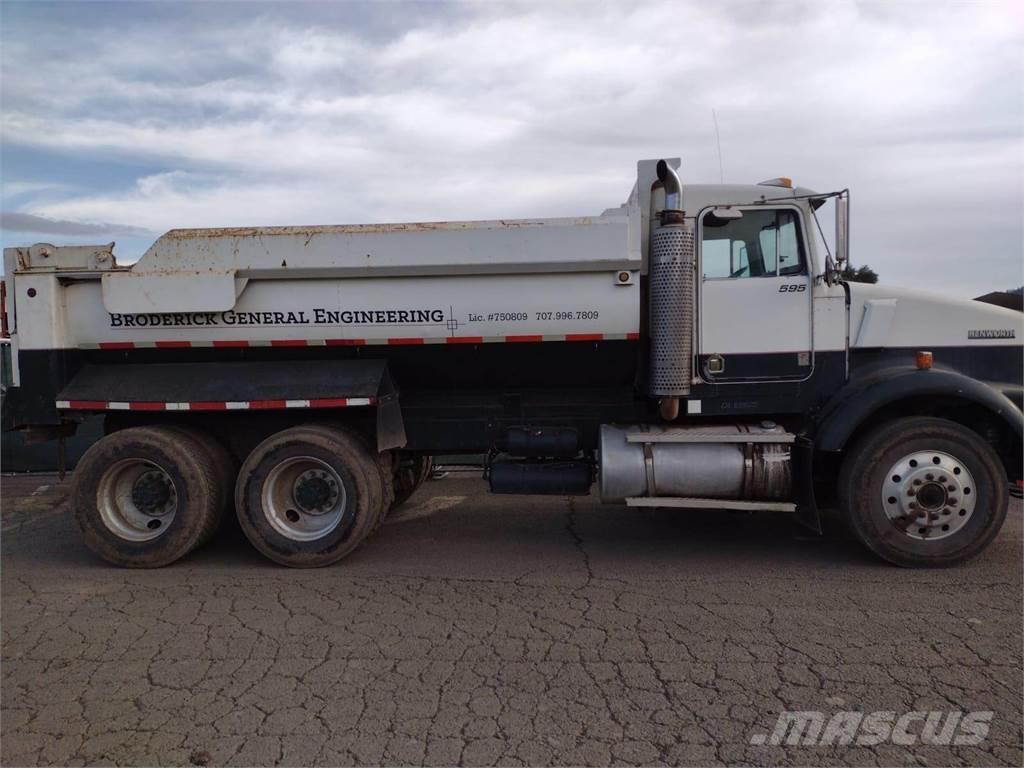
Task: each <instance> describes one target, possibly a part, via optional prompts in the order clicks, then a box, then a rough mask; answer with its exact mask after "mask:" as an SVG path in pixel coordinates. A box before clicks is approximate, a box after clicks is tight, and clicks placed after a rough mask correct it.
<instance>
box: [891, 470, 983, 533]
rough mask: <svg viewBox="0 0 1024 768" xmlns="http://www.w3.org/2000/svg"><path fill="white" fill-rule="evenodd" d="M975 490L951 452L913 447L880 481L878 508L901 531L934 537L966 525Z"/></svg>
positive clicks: (971, 513) (975, 496) (971, 509)
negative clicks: (880, 507)
mask: <svg viewBox="0 0 1024 768" xmlns="http://www.w3.org/2000/svg"><path fill="white" fill-rule="evenodd" d="M977 492H978V489H977V486H976V485H975V482H974V477H973V475H972V474H971V472H970V470H968V469H967V466H966V465H965V464H964V463H963V462H962V461H960V460H959V459H958V458H956V457H955V456H951V455H950V454H948V453H944V452H942V451H915V452H914V453H910V454H907V455H906V456H904V457H903V458H902V459H900V460H899V461H897V462H896V463H895V464H893V465H892V466H891V467H890V468H889V472H888V473H887V474H886V476H885V481H884V482H883V483H882V509H884V510H885V515H886V517H887V518H888V519H889V522H890V523H892V525H893V526H894V527H895V528H896V529H897V530H899V531H900V532H901V533H903V535H905V536H908V537H910V538H911V539H915V540H917V541H937V540H939V539H944V538H947V537H949V536H952V535H953V534H955V533H956V532H957V531H959V530H960V529H962V528H963V527H964V526H965V525H967V522H968V521H969V520H970V519H971V517H972V516H973V514H974V507H975V504H976V503H977V495H978V494H977Z"/></svg>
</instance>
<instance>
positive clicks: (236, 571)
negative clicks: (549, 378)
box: [0, 476, 1024, 766]
mask: <svg viewBox="0 0 1024 768" xmlns="http://www.w3.org/2000/svg"><path fill="white" fill-rule="evenodd" d="M0 495H2V503H3V514H2V517H0V519H2V525H3V532H2V563H0V565H2V574H0V579H2V604H0V619H2V642H3V647H2V651H3V679H2V718H0V728H2V733H0V735H2V752H0V762H2V764H3V765H4V766H14V765H83V764H89V765H99V764H118V765H156V764H160V765H271V764H275V765H295V766H298V765H377V764H403V765H453V764H464V765H499V764H500V765H555V764H557V765H609V764H619V765H655V764H657V765H660V764H671V765H710V764H723V763H727V764H748V765H749V764H755V765H765V764H773V765H774V764H792V765H874V764H881V765H914V766H919V765H928V766H937V765H1013V766H1019V765H1021V764H1024V754H1022V741H1024V734H1022V698H1024V690H1022V686H1024V681H1022V510H1021V503H1020V501H1018V500H1014V501H1013V502H1012V506H1011V510H1010V516H1009V520H1008V521H1007V524H1006V526H1005V527H1004V529H1003V531H1002V532H1001V534H1000V536H999V537H998V539H997V540H996V541H995V542H994V543H993V545H992V546H991V547H990V548H989V549H988V550H987V551H986V552H985V553H983V554H982V555H981V556H980V557H979V558H977V559H976V560H975V561H973V562H971V563H969V564H967V565H965V566H962V567H958V568H953V569H947V570H936V571H925V570H918V571H913V570H901V569H898V568H895V567H892V566H888V565H885V564H883V563H881V562H879V561H876V560H875V559H873V557H872V556H871V555H869V554H867V553H865V552H863V551H862V550H861V549H860V548H859V547H858V546H857V545H856V544H855V543H853V542H852V541H850V540H849V539H848V538H847V537H846V536H845V534H843V533H842V531H841V530H840V529H839V527H838V526H837V525H836V524H835V523H834V522H833V523H830V525H829V526H828V530H827V531H826V535H825V536H823V537H816V536H813V535H807V534H804V533H803V532H801V530H800V529H799V528H797V527H795V526H794V525H793V524H792V523H791V522H790V520H789V519H788V518H787V517H786V516H784V515H779V514H773V513H756V514H734V513H727V512H726V513H723V512H710V511H709V512H703V511H701V512H694V511H681V510H628V509H626V508H623V507H613V506H602V505H601V504H600V503H599V502H598V501H597V500H596V499H595V498H592V497H583V498H577V499H566V498H563V497H547V498H543V497H516V496H504V497H502V496H489V495H487V494H486V493H485V488H484V485H483V483H482V482H480V481H479V480H476V479H466V478H449V479H445V480H439V481H431V482H429V483H428V484H427V485H426V486H425V488H424V489H423V490H422V491H421V492H420V493H419V494H417V495H416V496H414V497H413V499H412V500H411V501H410V502H409V504H408V505H407V506H406V507H405V508H403V509H402V510H400V511H399V512H396V513H395V515H394V517H393V518H392V519H389V521H388V522H387V523H386V524H385V525H384V526H383V527H382V528H381V529H380V530H379V531H378V533H377V534H376V535H375V536H374V538H373V539H371V540H370V541H369V542H367V543H366V544H365V545H364V546H363V547H362V548H361V549H360V550H359V551H358V552H356V553H355V554H354V555H353V556H351V557H350V558H349V559H347V560H345V561H344V562H342V563H339V564H337V565H335V566H332V567H329V568H325V569H321V570H315V571H295V570H288V569H285V568H282V567H279V566H276V565H274V564H273V563H270V562H269V561H266V560H264V559H262V558H261V557H260V556H259V555H258V554H257V553H256V552H255V551H254V550H253V549H252V548H251V547H250V546H248V544H247V542H246V541H245V539H244V537H243V536H242V534H241V533H240V532H239V530H238V528H237V526H235V525H228V526H227V527H226V528H225V529H224V530H222V532H221V533H220V534H219V536H218V537H217V539H216V540H215V541H214V542H212V543H211V544H210V545H209V546H207V547H206V548H204V549H203V550H200V551H197V552H195V553H193V554H192V555H190V556H189V557H188V558H186V559H185V560H183V561H181V562H179V563H178V564H176V565H174V566H172V567H169V568H165V569H162V570H156V571H128V570H119V569H115V568H111V567H108V566H106V565H104V564H103V563H101V562H100V561H98V560H97V559H96V558H94V557H93V556H92V555H91V554H90V553H89V552H88V550H86V548H85V547H84V545H83V544H82V543H81V542H80V540H79V537H78V535H77V531H76V529H75V526H74V522H73V520H71V518H70V516H69V514H68V511H67V503H66V495H67V483H64V484H61V483H58V482H57V481H56V478H54V477H45V476H42V477H41V476H34V477H29V478H26V477H18V478H10V477H5V478H3V479H2V490H0ZM786 710H789V711H792V710H799V711H815V712H820V713H823V716H824V717H826V718H829V717H832V716H833V715H834V714H835V713H837V712H845V711H853V712H859V713H871V712H877V711H891V712H895V713H896V714H897V715H899V714H900V713H907V712H918V711H920V712H932V711H934V712H944V713H948V712H964V713H969V712H979V711H988V712H992V713H993V714H992V716H991V720H990V722H989V729H988V733H987V735H986V736H985V738H983V739H982V740H981V741H980V743H978V744H973V745H972V744H960V745H952V746H940V745H935V744H922V743H920V740H918V741H917V743H915V744H912V745H907V744H903V745H901V744H898V743H893V739H887V740H883V741H882V742H881V743H879V744H876V745H857V744H856V743H853V744H849V745H846V746H842V745H835V744H833V745H831V746H813V745H812V746H806V745H804V744H796V745H789V744H786V743H783V744H781V745H777V746H773V745H772V744H771V743H770V741H771V740H770V739H766V735H767V734H771V732H772V730H773V728H774V726H775V723H776V720H777V718H778V716H779V713H780V712H782V711H786ZM758 738H760V740H761V741H762V742H765V741H767V742H768V743H762V744H757V743H752V740H753V741H754V742H757V741H758Z"/></svg>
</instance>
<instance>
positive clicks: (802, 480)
mask: <svg viewBox="0 0 1024 768" xmlns="http://www.w3.org/2000/svg"><path fill="white" fill-rule="evenodd" d="M793 486H794V488H793V489H794V496H795V497H796V520H797V522H798V523H800V525H802V526H803V527H804V528H807V529H809V530H811V531H814V532H815V533H817V534H820V533H821V516H820V515H819V514H818V505H817V503H816V502H815V500H814V442H813V441H811V440H808V439H807V438H806V437H800V436H797V438H796V440H795V441H793Z"/></svg>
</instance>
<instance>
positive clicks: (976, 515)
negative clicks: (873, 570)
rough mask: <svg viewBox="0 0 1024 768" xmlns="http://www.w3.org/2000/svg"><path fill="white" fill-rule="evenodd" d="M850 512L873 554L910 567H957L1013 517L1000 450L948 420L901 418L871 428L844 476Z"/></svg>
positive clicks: (843, 497)
mask: <svg viewBox="0 0 1024 768" xmlns="http://www.w3.org/2000/svg"><path fill="white" fill-rule="evenodd" d="M839 497H840V504H841V506H842V510H843V514H844V517H845V519H846V521H847V523H848V525H849V526H850V528H851V529H852V531H853V532H854V534H855V535H856V537H857V538H858V539H860V540H861V542H863V543H864V544H865V545H866V546H867V547H868V548H869V549H870V550H871V551H873V552H874V553H875V554H877V555H878V556H880V557H882V558H884V559H885V560H888V561H889V562H891V563H895V564H897V565H902V566H908V567H915V566H916V567H944V566H950V565H956V564H957V563H961V562H963V561H965V560H968V559H969V558H971V557H974V556H975V555H976V554H978V553H979V552H981V550H983V549H984V548H985V547H986V546H988V544H989V543H990V542H991V541H992V539H993V538H995V536H996V534H997V533H998V532H999V529H1000V528H1001V527H1002V524H1003V521H1004V520H1005V519H1006V511H1007V505H1008V503H1009V497H1008V494H1007V480H1006V471H1005V469H1004V468H1003V465H1002V463H1001V462H1000V461H999V457H998V456H997V455H996V453H995V451H994V450H993V449H992V447H991V446H990V445H989V444H988V443H986V442H985V441H984V440H982V439H981V438H980V437H979V436H978V435H977V434H975V433H974V432H972V431H971V430H969V429H967V428H966V427H963V426H961V425H959V424H956V423H954V422H951V421H946V420H944V419H937V418H930V417H914V418H905V419H898V420H896V421H893V422H890V423H888V424H886V425H884V426H882V427H879V428H878V429H876V430H874V431H872V432H870V433H869V434H868V435H866V436H865V437H864V438H862V439H861V440H860V441H859V442H858V443H857V444H856V445H855V446H854V447H853V449H852V450H851V452H850V455H849V456H848V457H847V458H846V460H845V461H844V462H843V466H842V470H841V471H840V474H839Z"/></svg>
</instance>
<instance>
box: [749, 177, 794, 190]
mask: <svg viewBox="0 0 1024 768" xmlns="http://www.w3.org/2000/svg"><path fill="white" fill-rule="evenodd" d="M757 186H759V187H785V188H786V189H792V188H793V180H792V179H791V178H789V177H788V176H779V177H778V178H775V179H768V180H767V181H759V182H757Z"/></svg>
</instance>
